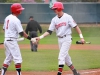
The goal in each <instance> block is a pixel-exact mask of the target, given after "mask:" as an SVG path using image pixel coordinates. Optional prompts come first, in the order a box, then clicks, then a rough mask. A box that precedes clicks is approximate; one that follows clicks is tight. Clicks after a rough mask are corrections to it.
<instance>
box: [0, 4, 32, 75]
mask: <svg viewBox="0 0 100 75" xmlns="http://www.w3.org/2000/svg"><path fill="white" fill-rule="evenodd" d="M22 10H24V8H23V7H22V5H21V4H20V3H14V4H12V5H11V13H12V14H10V15H8V16H7V17H6V18H5V21H4V26H3V30H4V32H5V40H4V46H5V54H6V58H5V60H4V63H3V67H2V72H1V75H5V73H6V71H7V68H8V67H9V65H10V63H11V61H12V60H13V61H14V63H15V68H16V71H17V75H21V63H22V56H21V53H20V48H19V45H18V43H17V38H18V35H19V34H20V35H21V36H23V37H25V38H27V39H29V40H31V38H30V37H29V36H28V35H27V34H26V33H25V32H24V31H23V28H22V25H21V22H20V20H19V19H18V18H17V17H18V15H20V14H21V12H22Z"/></svg>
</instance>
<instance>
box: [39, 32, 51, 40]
mask: <svg viewBox="0 0 100 75" xmlns="http://www.w3.org/2000/svg"><path fill="white" fill-rule="evenodd" d="M48 35H50V34H49V33H48V32H45V33H44V34H42V35H41V36H39V38H40V39H42V38H44V37H46V36H48Z"/></svg>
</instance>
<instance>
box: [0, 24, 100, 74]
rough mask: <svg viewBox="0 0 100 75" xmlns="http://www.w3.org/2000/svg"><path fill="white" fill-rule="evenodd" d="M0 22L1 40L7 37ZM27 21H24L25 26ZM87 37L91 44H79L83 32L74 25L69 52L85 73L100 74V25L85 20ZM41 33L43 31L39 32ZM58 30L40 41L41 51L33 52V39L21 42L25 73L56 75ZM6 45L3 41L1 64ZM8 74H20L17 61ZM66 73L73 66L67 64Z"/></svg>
mask: <svg viewBox="0 0 100 75" xmlns="http://www.w3.org/2000/svg"><path fill="white" fill-rule="evenodd" d="M2 26H3V25H0V42H3V40H4V32H3V30H2ZM41 26H42V29H43V33H44V32H45V31H46V30H47V29H48V25H46V24H41ZM25 27H26V24H24V25H23V28H24V29H25ZM79 27H80V29H81V30H82V33H83V36H84V39H85V41H86V42H91V44H84V45H82V44H76V41H79V40H80V38H79V35H78V34H77V32H76V31H75V30H74V29H72V32H73V34H72V36H73V41H72V46H71V48H70V50H69V54H70V56H71V58H72V61H73V64H74V66H75V67H76V69H77V70H78V71H79V72H80V73H81V75H100V25H99V24H91V25H90V24H85V25H79ZM39 35H41V34H39ZM57 43H58V42H57V37H56V35H55V32H53V33H52V35H50V36H48V37H45V38H43V39H42V40H40V42H39V46H38V52H31V50H30V42H29V40H27V39H25V40H24V41H20V42H19V46H20V49H21V53H22V58H23V63H22V75H56V73H57V70H58V53H59V49H58V44H57ZM4 50H5V49H4V47H3V45H0V67H2V63H3V61H4V58H5V53H4ZM6 75H16V72H15V67H14V62H12V63H11V65H10V66H9V68H8V71H7V74H6ZM62 75H72V72H71V70H70V69H69V68H68V67H67V66H65V67H64V71H63V73H62Z"/></svg>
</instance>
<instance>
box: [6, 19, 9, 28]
mask: <svg viewBox="0 0 100 75" xmlns="http://www.w3.org/2000/svg"><path fill="white" fill-rule="evenodd" d="M8 25H9V20H7V26H6V29H8Z"/></svg>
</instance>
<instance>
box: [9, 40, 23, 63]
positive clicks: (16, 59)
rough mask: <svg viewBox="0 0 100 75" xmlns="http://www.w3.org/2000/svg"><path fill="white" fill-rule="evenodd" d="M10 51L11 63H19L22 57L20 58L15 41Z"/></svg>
mask: <svg viewBox="0 0 100 75" xmlns="http://www.w3.org/2000/svg"><path fill="white" fill-rule="evenodd" d="M10 51H11V54H12V56H13V61H14V62H15V63H21V62H22V56H21V52H20V48H19V45H18V43H17V41H13V46H12V49H11V50H10Z"/></svg>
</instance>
